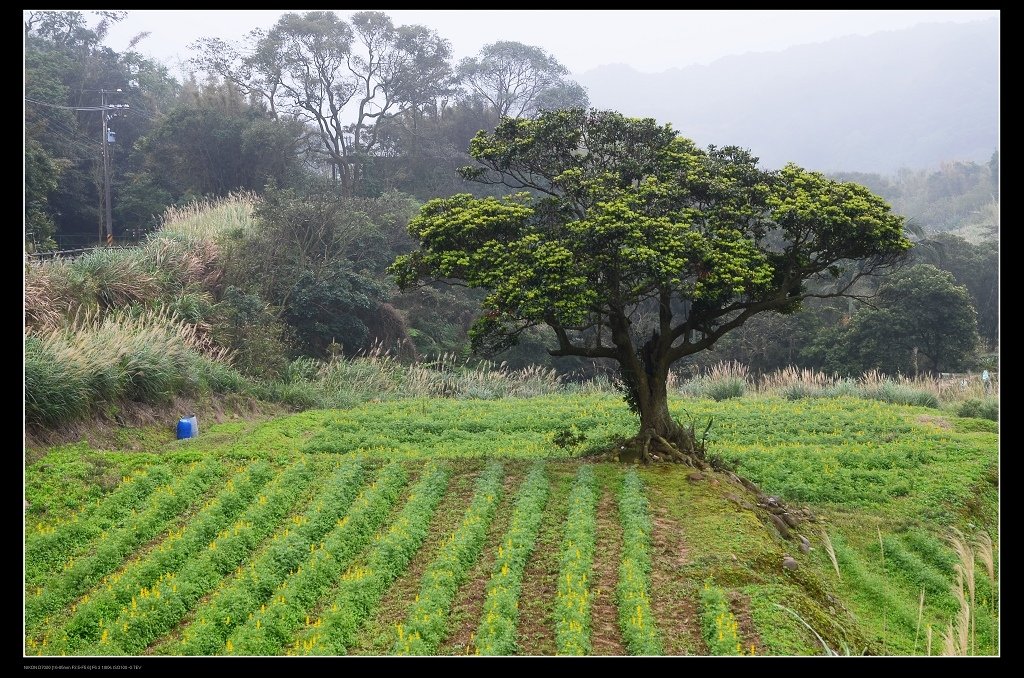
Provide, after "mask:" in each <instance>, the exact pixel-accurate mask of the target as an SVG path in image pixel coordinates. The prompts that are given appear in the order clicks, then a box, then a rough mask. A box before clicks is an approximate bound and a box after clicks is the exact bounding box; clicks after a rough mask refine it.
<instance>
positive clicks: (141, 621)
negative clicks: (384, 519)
mask: <svg viewBox="0 0 1024 678" xmlns="http://www.w3.org/2000/svg"><path fill="white" fill-rule="evenodd" d="M312 479H313V467H312V465H311V464H309V463H307V462H306V461H305V460H301V461H299V462H297V463H295V464H293V465H292V466H290V467H288V469H287V470H285V471H284V472H282V473H280V474H278V475H277V477H275V478H274V480H273V481H272V482H271V483H270V484H269V485H267V487H266V488H264V490H263V492H262V493H261V494H260V495H259V497H258V498H257V501H256V503H254V504H252V505H250V506H249V508H248V509H247V510H246V511H245V513H243V514H242V516H241V517H240V518H239V519H238V520H237V521H236V522H235V523H234V525H232V526H231V527H230V528H227V529H224V530H221V532H219V533H218V534H217V537H216V538H215V539H214V540H213V541H211V542H210V544H209V546H207V548H206V549H205V550H204V551H202V552H201V553H199V554H196V556H195V557H194V558H192V559H190V560H189V561H188V562H187V563H185V565H184V566H183V567H182V568H181V569H180V570H178V572H177V573H173V574H172V573H167V574H162V575H160V576H159V578H158V579H157V581H155V582H153V583H151V584H150V585H149V586H144V587H142V588H141V589H140V590H139V593H138V595H137V596H136V597H133V598H132V601H131V606H130V608H129V609H125V610H122V612H121V614H120V615H118V616H117V618H116V619H107V621H106V623H105V624H104V626H103V630H102V631H101V633H100V640H99V642H98V643H96V644H94V645H93V647H92V648H91V650H90V651H89V652H88V653H87V654H117V655H121V654H126V655H135V654H141V653H142V651H143V650H145V649H146V647H148V646H149V644H150V643H151V642H153V641H154V640H155V639H156V638H158V637H160V636H161V635H162V634H164V633H166V632H168V631H170V630H171V629H172V628H174V626H175V625H176V624H177V623H178V622H180V621H181V620H182V619H183V618H184V617H185V615H186V614H188V611H189V609H191V608H192V607H193V606H194V605H195V604H196V602H197V601H198V600H199V599H200V598H201V597H202V596H203V595H205V594H206V593H208V592H210V591H211V590H213V589H214V587H216V586H217V584H218V583H221V582H223V579H224V576H225V575H227V574H229V573H230V572H231V571H232V570H234V569H236V568H239V567H240V566H241V564H242V563H243V562H244V561H245V559H246V558H247V557H248V556H249V555H250V554H251V553H252V552H253V551H254V550H255V549H256V547H257V546H259V544H260V543H261V542H262V541H263V540H264V539H265V538H266V537H267V536H268V535H269V534H270V533H271V531H272V530H273V529H274V527H275V526H276V525H277V524H278V523H279V522H280V521H281V520H283V519H284V518H285V517H286V516H287V515H288V512H289V511H290V510H291V508H292V507H293V506H294V505H295V502H296V501H297V500H298V499H299V498H301V497H302V495H303V493H304V490H305V488H306V487H307V486H308V485H309V483H310V482H311V481H312Z"/></svg>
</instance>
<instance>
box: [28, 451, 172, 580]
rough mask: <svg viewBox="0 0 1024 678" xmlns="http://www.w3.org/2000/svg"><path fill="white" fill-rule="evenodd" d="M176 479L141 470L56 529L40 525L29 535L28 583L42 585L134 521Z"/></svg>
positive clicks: (163, 471) (162, 470) (162, 471)
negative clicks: (76, 557)
mask: <svg viewBox="0 0 1024 678" xmlns="http://www.w3.org/2000/svg"><path fill="white" fill-rule="evenodd" d="M172 478H173V476H172V474H171V471H170V469H168V468H167V467H166V466H153V467H151V468H148V469H140V470H138V471H136V472H134V473H133V474H132V475H130V476H125V477H124V478H122V480H121V484H120V485H118V486H117V489H116V490H114V491H113V492H111V493H110V494H109V495H107V496H105V497H101V498H99V499H97V500H96V502H95V503H91V504H89V506H88V507H86V508H84V509H82V510H81V511H79V512H77V513H75V514H73V515H71V516H70V517H68V518H67V519H66V520H65V521H63V522H61V523H59V524H56V525H43V524H42V523H39V524H38V525H36V526H35V529H33V530H31V531H29V532H28V533H27V534H26V535H25V582H26V584H27V585H28V587H29V588H30V589H31V587H33V586H35V585H37V584H39V583H41V582H42V580H43V579H44V578H45V576H46V575H49V574H52V573H53V572H55V571H57V570H58V569H60V567H61V565H63V564H64V563H66V562H68V559H69V558H71V557H72V556H73V555H75V554H77V553H82V552H84V551H86V550H89V549H88V547H89V546H90V545H92V543H93V542H97V541H100V539H102V538H103V537H104V533H106V532H107V531H109V530H111V529H113V528H116V527H117V526H118V525H120V524H121V523H123V522H124V521H125V520H130V519H131V517H132V515H134V514H135V513H136V512H137V511H138V510H139V509H140V508H142V507H143V506H145V504H146V501H147V500H148V499H149V498H150V496H151V495H152V494H153V492H154V491H155V490H156V489H157V488H158V487H161V486H163V485H166V484H168V483H170V482H171V480H172Z"/></svg>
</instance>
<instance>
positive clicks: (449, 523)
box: [348, 466, 480, 655]
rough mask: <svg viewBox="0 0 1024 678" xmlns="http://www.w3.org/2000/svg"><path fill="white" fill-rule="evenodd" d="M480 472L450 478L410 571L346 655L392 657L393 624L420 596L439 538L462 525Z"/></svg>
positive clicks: (393, 586) (363, 629) (399, 621)
mask: <svg viewBox="0 0 1024 678" xmlns="http://www.w3.org/2000/svg"><path fill="white" fill-rule="evenodd" d="M479 471H480V467H479V466H477V467H476V468H474V469H473V470H472V471H465V472H462V473H459V474H458V475H456V476H454V477H452V479H451V481H450V482H449V485H448V491H447V492H446V493H445V495H444V498H443V499H441V503H440V504H439V505H438V507H437V511H436V512H435V513H434V517H433V519H432V520H431V521H430V530H429V532H428V533H427V537H426V539H424V541H423V545H422V546H421V547H420V549H419V551H417V552H416V555H414V556H413V558H412V560H411V561H410V565H409V569H408V570H406V571H405V573H404V574H403V575H402V576H400V577H399V578H398V579H397V580H396V581H395V583H394V584H392V585H391V588H390V589H388V592H387V593H385V594H384V597H383V598H381V601H380V605H378V606H377V610H376V611H375V612H374V613H373V614H372V615H371V616H370V618H369V619H368V620H366V622H364V623H363V626H362V628H361V629H360V630H359V635H358V637H357V638H356V641H355V642H354V643H353V644H352V647H350V648H348V654H353V655H388V654H391V646H392V643H393V642H394V639H395V636H394V631H395V624H399V623H401V622H402V621H404V620H405V615H406V612H407V610H408V608H409V603H410V602H411V601H412V600H413V599H415V597H416V594H417V593H418V592H419V589H420V580H421V579H422V578H423V573H424V572H425V571H426V569H427V566H428V565H430V563H431V562H432V561H433V560H434V556H435V555H437V550H438V545H439V542H440V541H441V538H442V537H444V536H446V535H448V534H451V533H452V532H453V531H454V530H455V529H457V528H458V526H459V523H460V522H461V521H462V515H463V513H465V511H466V507H467V506H469V501H470V499H471V498H472V496H473V485H474V483H475V482H476V478H477V476H478V475H479Z"/></svg>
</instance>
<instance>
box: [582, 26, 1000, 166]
mask: <svg viewBox="0 0 1024 678" xmlns="http://www.w3.org/2000/svg"><path fill="white" fill-rule="evenodd" d="M577 80H578V81H579V82H580V83H581V84H582V85H584V86H586V87H587V88H588V90H589V94H590V101H591V105H593V106H596V107H597V108H611V109H615V110H619V111H622V112H623V113H626V114H628V115H638V116H645V117H648V116H650V117H654V118H656V119H657V120H659V121H661V122H671V123H673V126H674V127H675V128H676V129H677V130H678V131H679V132H680V133H682V134H683V135H685V136H688V137H690V138H692V139H694V140H695V141H696V142H698V143H699V144H701V145H707V144H716V145H719V146H723V145H737V146H743V147H747V148H750V149H751V150H752V152H753V153H754V154H755V155H757V156H759V157H760V158H761V160H762V163H763V164H764V165H765V166H768V167H779V166H781V165H783V164H785V163H786V162H788V161H793V162H796V163H798V164H800V165H803V166H805V167H807V168H811V169H817V170H822V171H837V170H846V171H862V172H885V173H888V172H893V171H895V170H896V169H898V168H900V167H912V168H923V167H935V166H937V165H938V164H939V163H940V162H941V161H944V160H952V159H958V160H975V161H979V162H982V161H986V160H988V158H989V157H990V156H991V155H992V152H993V150H994V149H995V148H996V144H997V120H998V94H999V22H998V20H997V19H991V20H987V21H977V22H972V23H963V24H957V23H936V24H922V25H919V26H915V27H914V28H910V29H905V30H898V31H888V32H884V33H875V34H872V35H868V36H849V37H844V38H838V39H835V40H829V41H827V42H822V43H816V44H809V45H800V46H797V47H791V48H789V49H786V50H784V51H781V52H765V53H749V54H743V55H737V56H730V57H725V58H723V59H719V60H717V61H715V62H713V63H711V64H708V65H706V66H705V65H699V66H687V67H685V68H675V69H670V70H668V71H664V72H662V73H651V74H648V73H640V72H638V71H636V70H634V69H633V68H631V67H630V66H626V65H621V64H619V65H609V66H601V67H599V68H596V69H593V70H591V71H587V72H586V73H583V74H582V75H578V76H577Z"/></svg>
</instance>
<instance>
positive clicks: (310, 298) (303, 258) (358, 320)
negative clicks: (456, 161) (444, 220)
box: [228, 183, 413, 357]
mask: <svg viewBox="0 0 1024 678" xmlns="http://www.w3.org/2000/svg"><path fill="white" fill-rule="evenodd" d="M412 208H413V206H412V204H411V203H410V202H409V200H408V199H407V198H405V197H404V196H398V195H388V196H384V197H381V198H376V199H362V198H360V199H345V198H340V197H339V196H338V194H337V191H336V190H335V189H334V188H333V187H331V186H329V185H327V184H324V183H314V184H312V185H311V186H309V187H307V188H306V189H305V190H303V191H302V192H301V193H300V192H297V191H294V190H272V191H268V193H267V195H266V198H265V199H264V201H263V202H261V203H260V204H259V205H258V206H257V208H256V213H255V218H256V224H257V228H256V229H255V230H253V231H252V232H251V233H250V234H249V235H248V236H247V237H246V238H245V239H244V240H242V241H241V243H240V244H239V249H238V256H237V259H236V260H235V261H233V262H232V264H231V268H230V270H229V272H228V278H229V279H230V280H231V281H232V283H233V284H235V285H236V286H238V287H239V288H241V289H243V290H247V291H248V294H253V293H254V292H258V295H259V297H260V298H261V299H262V300H264V301H266V302H267V303H269V304H270V305H271V306H273V307H274V308H276V309H279V312H278V315H279V317H280V319H281V320H283V321H284V322H285V323H287V324H288V325H289V326H290V328H291V329H292V331H293V333H294V340H295V344H296V346H297V348H299V349H300V350H301V351H302V352H303V353H304V354H306V355H317V356H320V357H323V356H326V355H327V352H328V351H327V347H328V345H330V344H332V343H339V344H341V345H342V346H344V347H345V349H346V350H347V351H348V352H349V353H350V354H352V353H355V352H357V351H358V350H359V349H361V348H367V347H368V345H369V338H370V336H369V331H370V330H369V326H368V325H371V324H373V320H374V318H375V317H376V316H377V315H378V314H379V310H378V309H379V307H380V306H381V304H383V303H384V302H385V301H386V300H387V295H388V291H389V290H388V289H387V287H386V285H385V283H384V281H383V280H381V273H382V272H383V270H384V268H385V266H386V265H387V262H389V261H390V260H391V258H392V257H393V256H394V249H393V248H394V247H395V246H396V244H397V243H400V242H401V240H402V237H401V229H402V227H403V226H404V224H405V222H406V219H407V217H408V215H409V213H410V212H411V210H412ZM398 330H399V333H398V336H396V337H395V339H396V340H402V339H404V338H405V337H404V334H403V333H402V332H401V328H398Z"/></svg>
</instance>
